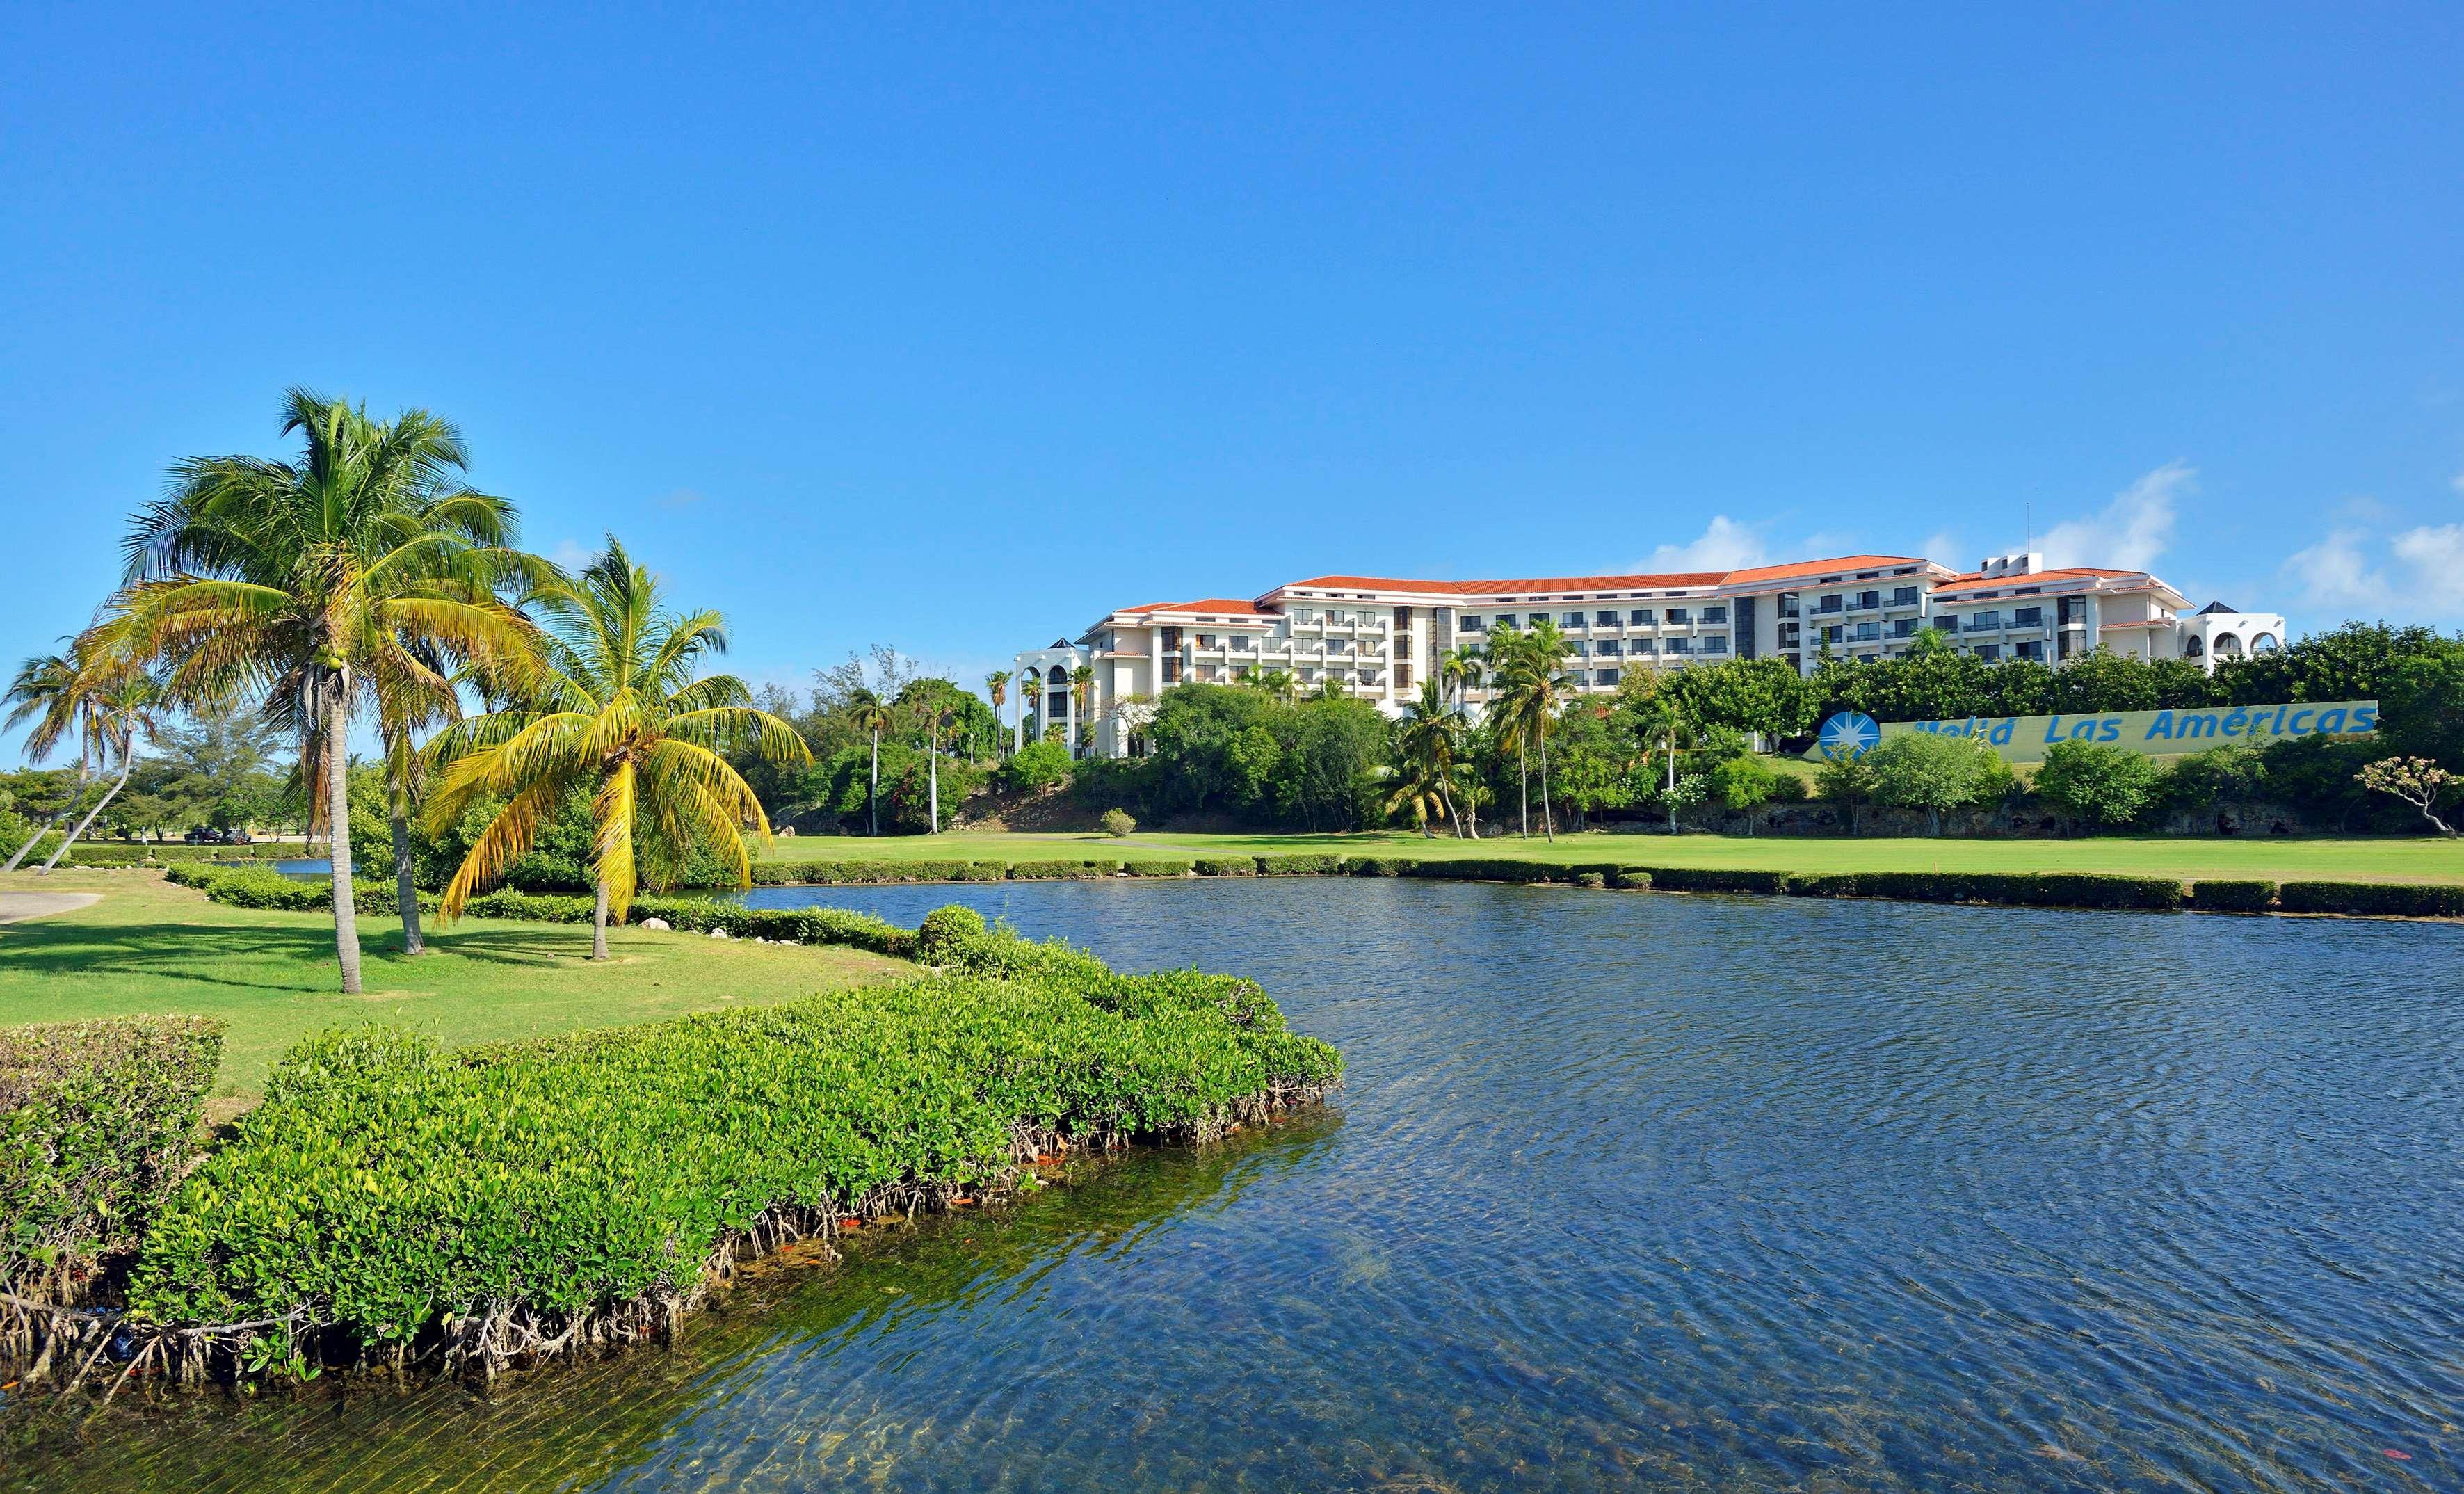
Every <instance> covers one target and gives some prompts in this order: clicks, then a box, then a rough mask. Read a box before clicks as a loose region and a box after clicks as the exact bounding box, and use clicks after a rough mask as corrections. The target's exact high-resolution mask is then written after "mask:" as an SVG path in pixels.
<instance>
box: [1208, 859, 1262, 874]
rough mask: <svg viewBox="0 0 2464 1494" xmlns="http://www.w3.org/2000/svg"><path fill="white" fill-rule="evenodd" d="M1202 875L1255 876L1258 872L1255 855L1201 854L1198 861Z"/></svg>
mask: <svg viewBox="0 0 2464 1494" xmlns="http://www.w3.org/2000/svg"><path fill="white" fill-rule="evenodd" d="M1197 868H1198V874H1199V876H1201V877H1254V876H1256V875H1257V874H1258V858H1257V857H1255V856H1200V857H1199V858H1198V861H1197Z"/></svg>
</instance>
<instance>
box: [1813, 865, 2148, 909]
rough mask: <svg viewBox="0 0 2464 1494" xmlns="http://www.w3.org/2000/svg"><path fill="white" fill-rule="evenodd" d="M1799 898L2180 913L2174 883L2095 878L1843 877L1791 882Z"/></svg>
mask: <svg viewBox="0 0 2464 1494" xmlns="http://www.w3.org/2000/svg"><path fill="white" fill-rule="evenodd" d="M1787 890H1788V891H1790V892H1791V893H1793V894H1794V895H1796V896H1798V897H1886V898H1894V899H1898V900H1900V901H1902V902H1917V903H1995V904H2001V905H2005V906H2009V907H2017V908H2111V909H2140V910H2145V911H2149V912H2177V911H2179V910H2180V908H2181V906H2182V884H2181V883H2179V882H2177V881H2175V880H2174V879H2172V878H2170V877H2121V876H2103V875H2099V874H2096V873H2092V872H2072V871H2054V872H2025V871H2011V872H2002V871H1840V872H1826V873H1821V874H1818V875H1805V876H1792V877H1790V878H1789V879H1788V885H1787Z"/></svg>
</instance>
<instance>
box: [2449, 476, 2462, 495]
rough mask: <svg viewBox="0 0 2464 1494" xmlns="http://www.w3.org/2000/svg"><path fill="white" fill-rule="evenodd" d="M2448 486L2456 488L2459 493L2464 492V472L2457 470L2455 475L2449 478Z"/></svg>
mask: <svg viewBox="0 0 2464 1494" xmlns="http://www.w3.org/2000/svg"><path fill="white" fill-rule="evenodd" d="M2447 486H2449V487H2451V488H2453V489H2454V490H2455V491H2456V492H2457V493H2459V494H2464V472H2457V473H2456V474H2455V475H2454V476H2453V477H2450V478H2448V479H2447Z"/></svg>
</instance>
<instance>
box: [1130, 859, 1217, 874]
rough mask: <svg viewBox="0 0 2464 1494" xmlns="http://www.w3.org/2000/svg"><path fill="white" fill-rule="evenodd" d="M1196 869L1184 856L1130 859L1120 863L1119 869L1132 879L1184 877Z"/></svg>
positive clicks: (1196, 866)
mask: <svg viewBox="0 0 2464 1494" xmlns="http://www.w3.org/2000/svg"><path fill="white" fill-rule="evenodd" d="M1197 868H1198V864H1197V863H1196V862H1194V861H1192V860H1190V859H1189V858H1188V857H1186V856H1145V857H1132V858H1130V859H1129V860H1127V861H1124V862H1122V863H1121V869H1122V870H1123V871H1126V872H1128V873H1129V874H1130V875H1132V876H1133V877H1185V876H1187V875H1189V874H1190V873H1191V872H1192V871H1194V870H1196V869H1197Z"/></svg>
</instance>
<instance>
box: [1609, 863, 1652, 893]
mask: <svg viewBox="0 0 2464 1494" xmlns="http://www.w3.org/2000/svg"><path fill="white" fill-rule="evenodd" d="M1609 886H1611V887H1614V888H1618V889H1621V890H1625V891H1628V892H1648V891H1650V890H1651V873H1650V872H1649V871H1646V870H1644V869H1643V868H1640V867H1619V868H1617V870H1615V871H1613V872H1611V873H1610V874H1609Z"/></svg>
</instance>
